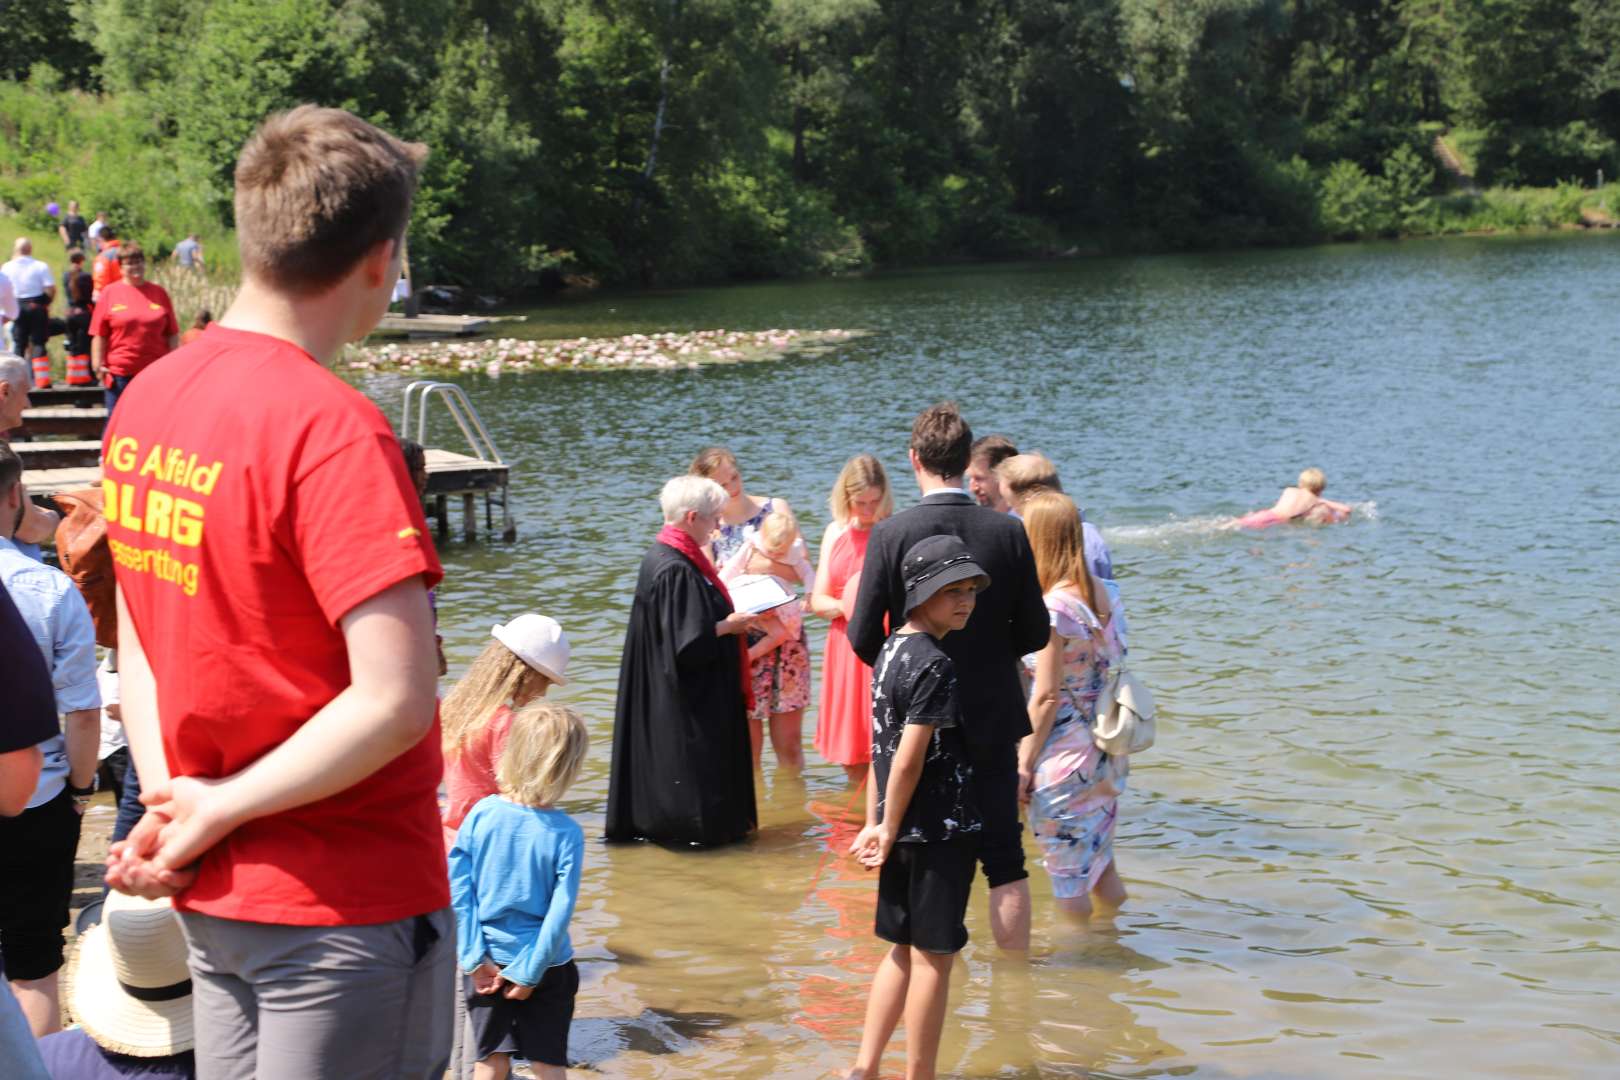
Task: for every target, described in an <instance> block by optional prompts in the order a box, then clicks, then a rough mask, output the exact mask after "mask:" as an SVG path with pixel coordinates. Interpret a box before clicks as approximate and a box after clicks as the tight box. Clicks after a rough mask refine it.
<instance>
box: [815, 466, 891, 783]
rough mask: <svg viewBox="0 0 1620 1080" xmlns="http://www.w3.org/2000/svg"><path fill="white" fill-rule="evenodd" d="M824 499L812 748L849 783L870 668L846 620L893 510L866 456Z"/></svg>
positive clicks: (855, 779) (865, 755)
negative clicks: (827, 512)
mask: <svg viewBox="0 0 1620 1080" xmlns="http://www.w3.org/2000/svg"><path fill="white" fill-rule="evenodd" d="M828 505H829V506H830V507H831V509H832V516H833V520H832V524H830V525H828V526H827V531H826V532H825V533H823V534H822V537H821V558H820V559H819V560H818V561H817V567H816V585H815V589H814V590H813V591H812V592H811V594H810V610H811V611H813V612H815V613H816V614H817V615H820V616H822V617H823V618H826V619H831V620H832V625H831V626H830V627H828V629H827V650H826V653H825V659H824V661H823V665H822V674H821V713H820V715H819V717H818V718H817V720H816V750H817V751H818V752H819V753H820V754H821V756H822V757H824V758H826V759H827V760H828V761H835V762H837V763H838V764H840V765H842V766H843V767H844V773H845V775H847V776H848V777H849V782H850V783H851V784H858V783H860V782H861V781H862V780H864V779H865V778H866V769H867V765H868V764H869V763H870V762H871V760H872V669H871V668H869V667H867V666H866V665H865V664H863V663H861V662H860V660H859V659H857V658H856V656H855V651H854V650H853V649H851V648H850V647H849V638H847V637H846V636H845V626H846V624H847V620H848V619H849V614H850V612H851V611H852V610H853V609H854V607H855V595H856V593H857V592H859V591H860V585H861V581H860V576H861V564H862V563H864V562H865V561H866V541H867V538H868V537H870V536H871V535H872V526H873V525H874V524H876V523H877V522H879V521H881V520H882V519H884V518H886V517H888V516H889V514H890V513H891V512H892V511H893V509H894V498H893V495H892V494H891V493H890V491H889V478H888V476H887V475H886V474H885V473H884V471H883V464H882V463H881V462H879V461H878V459H877V458H875V457H873V456H872V455H871V454H859V455H857V456H855V457H852V458H850V459H849V461H848V462H846V463H845V464H844V468H843V469H842V470H841V471H840V472H839V474H838V480H837V481H836V482H835V483H834V484H833V489H832V497H831V498H830V499H828Z"/></svg>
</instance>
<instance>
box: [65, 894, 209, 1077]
mask: <svg viewBox="0 0 1620 1080" xmlns="http://www.w3.org/2000/svg"><path fill="white" fill-rule="evenodd" d="M68 1000H69V1003H70V1004H71V1005H72V1008H73V1015H74V1016H75V1017H76V1018H77V1019H78V1021H79V1026H80V1030H71V1029H70V1030H68V1031H61V1032H57V1033H56V1034H54V1035H47V1036H46V1037H45V1038H44V1039H42V1040H40V1043H39V1049H40V1054H41V1056H42V1057H43V1058H44V1059H45V1062H46V1066H47V1068H49V1069H50V1071H51V1075H53V1076H96V1077H101V1076H119V1075H140V1076H151V1077H190V1076H192V1075H193V1074H194V1068H195V1066H194V1064H193V1061H192V1055H191V1049H192V1046H193V1041H194V1036H193V1027H192V1018H191V972H190V971H189V970H188V969H187V967H186V939H185V935H184V934H183V933H182V932H181V930H180V921H179V920H178V919H176V918H175V916H174V908H173V907H172V906H171V904H170V902H169V900H168V898H166V897H165V898H164V899H161V900H143V899H141V898H140V897H137V896H128V895H125V894H124V893H121V892H111V893H108V894H107V899H106V901H105V903H104V905H103V908H102V915H101V922H100V923H99V924H97V925H96V926H93V927H91V928H90V929H89V930H88V931H86V932H85V933H84V935H83V936H82V937H81V938H80V939H79V954H78V966H77V970H76V972H75V974H74V977H73V987H72V992H71V993H70V995H69V998H68ZM92 1043H93V1044H94V1045H91V1044H92ZM130 1058H137V1059H139V1061H138V1062H135V1061H128V1060H127V1059H130ZM125 1065H127V1066H129V1068H127V1069H126V1068H125V1067H124V1066H125Z"/></svg>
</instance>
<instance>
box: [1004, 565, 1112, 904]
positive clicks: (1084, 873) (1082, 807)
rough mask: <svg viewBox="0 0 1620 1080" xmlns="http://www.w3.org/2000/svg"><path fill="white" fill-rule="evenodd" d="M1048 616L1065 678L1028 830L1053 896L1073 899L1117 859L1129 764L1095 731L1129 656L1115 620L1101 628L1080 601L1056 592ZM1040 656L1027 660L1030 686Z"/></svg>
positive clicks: (1038, 762) (1039, 766)
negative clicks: (1108, 689) (1106, 693)
mask: <svg viewBox="0 0 1620 1080" xmlns="http://www.w3.org/2000/svg"><path fill="white" fill-rule="evenodd" d="M1046 610H1047V613H1048V615H1049V617H1050V619H1051V624H1052V629H1053V630H1055V631H1056V632H1057V635H1058V637H1059V638H1060V639H1061V640H1062V643H1063V678H1062V680H1061V681H1060V682H1059V684H1058V705H1057V718H1056V719H1055V720H1054V721H1053V724H1052V730H1051V732H1050V733H1048V735H1047V737H1046V744H1045V745H1044V746H1043V747H1042V748H1041V753H1040V756H1039V757H1038V758H1037V759H1036V763H1035V786H1034V792H1033V794H1032V795H1031V797H1030V802H1029V824H1030V829H1031V830H1032V831H1033V832H1034V833H1035V839H1036V842H1037V843H1039V844H1040V848H1041V864H1042V865H1043V866H1045V867H1046V872H1047V873H1048V874H1050V875H1051V878H1052V892H1053V894H1054V895H1056V896H1057V897H1059V898H1060V899H1072V898H1074V897H1078V896H1084V895H1085V894H1086V893H1088V892H1090V891H1091V889H1092V888H1094V887H1095V886H1096V884H1097V881H1098V879H1099V878H1101V877H1102V873H1103V871H1104V870H1106V869H1108V866H1109V864H1110V863H1111V862H1113V859H1114V824H1115V822H1116V820H1117V817H1118V813H1119V796H1120V794H1121V793H1122V792H1123V791H1124V790H1125V780H1126V777H1127V776H1128V775H1129V774H1130V768H1131V764H1130V758H1129V757H1114V756H1111V755H1109V754H1105V753H1103V752H1102V751H1101V750H1099V749H1097V744H1096V743H1095V742H1094V741H1092V736H1091V729H1092V725H1093V724H1094V723H1095V722H1096V719H1097V697H1098V695H1099V694H1101V693H1102V689H1103V685H1104V683H1105V682H1106V681H1107V678H1108V669H1109V667H1110V666H1112V665H1113V664H1116V663H1118V662H1119V659H1120V657H1121V656H1123V655H1124V651H1125V650H1124V646H1123V644H1122V643H1121V642H1120V639H1119V636H1118V634H1117V633H1116V630H1115V622H1116V620H1115V619H1114V618H1110V619H1109V621H1108V625H1107V626H1103V625H1102V624H1101V623H1099V622H1098V620H1097V616H1096V615H1095V614H1093V613H1092V611H1091V609H1090V608H1088V607H1086V605H1085V604H1084V603H1082V602H1081V601H1080V600H1079V599H1077V598H1076V597H1073V596H1070V595H1069V594H1068V593H1066V592H1063V591H1059V590H1056V589H1054V590H1053V591H1051V592H1049V593H1047V594H1046ZM1035 657H1036V654H1035V653H1030V654H1029V655H1028V656H1026V657H1024V669H1025V670H1026V671H1027V672H1028V673H1029V675H1030V676H1031V678H1032V679H1033V677H1034V673H1035Z"/></svg>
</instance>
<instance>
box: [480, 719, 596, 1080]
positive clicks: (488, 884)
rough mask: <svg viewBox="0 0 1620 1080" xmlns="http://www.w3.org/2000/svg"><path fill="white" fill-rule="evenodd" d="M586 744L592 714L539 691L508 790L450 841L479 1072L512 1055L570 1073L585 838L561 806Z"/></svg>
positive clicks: (510, 744) (503, 1071)
mask: <svg viewBox="0 0 1620 1080" xmlns="http://www.w3.org/2000/svg"><path fill="white" fill-rule="evenodd" d="M588 745H589V736H588V735H587V734H586V732H585V721H584V720H582V719H581V718H580V716H579V714H578V713H576V712H575V711H574V710H572V709H570V708H568V707H567V706H565V705H556V704H551V703H548V702H544V701H541V702H537V703H535V704H533V705H530V706H527V707H525V708H523V709H521V710H519V711H518V712H517V713H516V714H515V715H513V717H512V726H511V731H510V733H509V734H508V735H507V740H506V749H505V750H504V751H503V752H502V754H501V759H500V763H499V764H498V765H497V766H496V770H495V776H496V780H497V781H498V783H499V785H500V794H499V795H491V796H489V797H487V798H485V799H483V800H481V801H480V802H479V803H478V804H477V805H476V806H474V807H473V808H472V811H471V812H470V813H468V815H467V817H466V820H464V821H463V822H462V823H461V829H460V831H459V832H457V833H456V842H455V846H454V847H452V848H451V849H450V899H451V902H452V903H453V904H454V905H455V909H456V956H457V959H458V961H459V963H460V965H461V970H462V971H463V972H464V975H463V979H462V989H463V992H464V994H465V995H466V1000H467V1014H468V1020H469V1022H470V1024H471V1028H472V1033H471V1041H473V1042H474V1043H475V1044H476V1045H475V1050H476V1057H477V1061H478V1064H477V1066H476V1067H475V1069H474V1076H475V1077H477V1078H478V1080H504V1078H505V1077H507V1076H508V1075H509V1074H510V1070H511V1055H512V1054H514V1053H516V1054H521V1055H522V1056H523V1057H525V1058H527V1059H528V1060H529V1061H530V1062H531V1063H533V1065H534V1066H535V1069H536V1072H535V1075H536V1076H538V1077H541V1078H542V1080H564V1078H565V1077H566V1076H567V1066H568V1025H569V1024H570V1022H571V1021H572V1020H573V1018H574V994H575V992H576V991H577V990H578V989H579V969H578V968H576V967H575V966H574V947H573V944H572V943H571V942H570V941H569V940H568V920H569V918H571V917H572V916H573V913H574V903H575V901H577V900H578V899H579V873H580V866H581V864H582V863H583V862H584V856H585V837H584V834H583V833H582V832H581V831H580V828H579V826H578V825H577V824H575V823H574V820H573V819H572V818H570V817H569V816H568V815H567V814H565V813H563V812H562V811H561V810H557V809H555V807H554V804H555V803H556V802H557V800H558V799H560V798H562V796H563V793H564V792H566V791H567V790H568V788H569V786H570V785H571V784H573V782H574V780H575V779H576V778H577V777H578V776H579V770H580V766H581V765H583V764H584V762H585V751H586V749H587V747H588Z"/></svg>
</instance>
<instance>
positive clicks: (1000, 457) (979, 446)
mask: <svg viewBox="0 0 1620 1080" xmlns="http://www.w3.org/2000/svg"><path fill="white" fill-rule="evenodd" d="M1016 453H1018V447H1016V446H1014V445H1013V442H1012V440H1011V439H1009V438H1007V436H1005V435H986V436H984V437H983V438H982V439H974V440H973V449H972V450H970V451H969V452H968V460H969V461H970V462H971V461H983V462H984V463H985V465H986V466H987V467H988V468H991V469H994V468H995V467H996V466H997V465H1000V464H1001V463H1002V462H1003V461H1006V460H1007V459H1008V458H1010V457H1012V456H1013V455H1014V454H1016Z"/></svg>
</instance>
